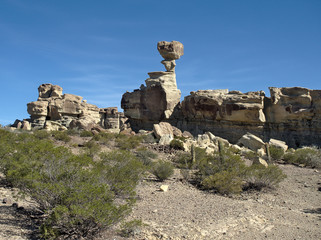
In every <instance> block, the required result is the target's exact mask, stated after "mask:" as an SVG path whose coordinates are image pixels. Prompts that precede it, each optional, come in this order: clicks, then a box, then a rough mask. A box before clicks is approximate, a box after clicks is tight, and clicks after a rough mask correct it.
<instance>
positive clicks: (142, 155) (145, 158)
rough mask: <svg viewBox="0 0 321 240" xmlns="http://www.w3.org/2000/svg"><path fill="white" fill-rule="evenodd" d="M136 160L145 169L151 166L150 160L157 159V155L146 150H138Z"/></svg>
mask: <svg viewBox="0 0 321 240" xmlns="http://www.w3.org/2000/svg"><path fill="white" fill-rule="evenodd" d="M136 156H137V158H138V159H139V160H140V161H141V162H142V163H143V164H144V165H145V166H147V167H150V166H151V165H152V159H156V158H157V154H156V153H154V152H152V151H150V150H147V149H146V148H141V149H138V151H137V152H136Z"/></svg>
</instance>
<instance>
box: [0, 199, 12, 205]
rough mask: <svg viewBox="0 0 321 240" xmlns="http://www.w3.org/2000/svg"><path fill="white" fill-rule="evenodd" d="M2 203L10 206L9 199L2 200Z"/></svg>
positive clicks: (10, 200) (10, 201)
mask: <svg viewBox="0 0 321 240" xmlns="http://www.w3.org/2000/svg"><path fill="white" fill-rule="evenodd" d="M2 203H4V204H12V199H11V198H4V199H3V200H2Z"/></svg>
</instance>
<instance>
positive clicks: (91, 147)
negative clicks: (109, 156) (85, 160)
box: [84, 140, 101, 157]
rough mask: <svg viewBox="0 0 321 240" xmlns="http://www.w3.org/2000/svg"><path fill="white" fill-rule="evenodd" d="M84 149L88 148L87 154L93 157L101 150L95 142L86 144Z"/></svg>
mask: <svg viewBox="0 0 321 240" xmlns="http://www.w3.org/2000/svg"><path fill="white" fill-rule="evenodd" d="M84 147H85V148H86V150H87V151H86V154H88V155H89V156H91V157H93V156H94V155H95V154H98V153H99V152H100V150H101V147H100V145H99V144H97V143H96V142H95V141H92V140H91V141H88V142H86V143H85V144H84Z"/></svg>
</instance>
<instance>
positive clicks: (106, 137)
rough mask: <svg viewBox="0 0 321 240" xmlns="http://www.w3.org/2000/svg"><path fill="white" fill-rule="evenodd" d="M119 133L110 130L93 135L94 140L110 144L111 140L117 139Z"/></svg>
mask: <svg viewBox="0 0 321 240" xmlns="http://www.w3.org/2000/svg"><path fill="white" fill-rule="evenodd" d="M116 136H117V134H115V133H109V132H100V133H99V134H97V135H94V136H93V140H95V141H98V142H100V143H102V144H109V143H110V142H111V141H114V140H115V139H116Z"/></svg>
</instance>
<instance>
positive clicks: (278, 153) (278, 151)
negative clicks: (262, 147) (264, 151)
mask: <svg viewBox="0 0 321 240" xmlns="http://www.w3.org/2000/svg"><path fill="white" fill-rule="evenodd" d="M269 149H270V156H271V157H272V158H273V159H274V160H281V159H282V157H283V156H284V153H285V152H284V149H283V148H279V147H276V146H274V145H270V146H269Z"/></svg>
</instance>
